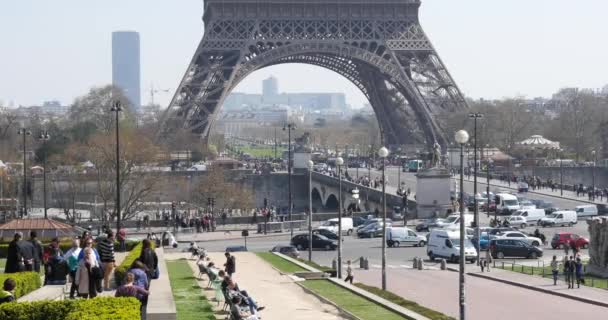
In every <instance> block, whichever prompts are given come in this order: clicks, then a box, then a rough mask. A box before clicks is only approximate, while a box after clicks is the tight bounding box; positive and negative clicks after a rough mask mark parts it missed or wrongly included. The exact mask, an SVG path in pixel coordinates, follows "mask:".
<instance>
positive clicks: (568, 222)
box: [538, 210, 578, 227]
mask: <svg viewBox="0 0 608 320" xmlns="http://www.w3.org/2000/svg"><path fill="white" fill-rule="evenodd" d="M577 222H578V220H577V216H576V211H571V210H565V211H555V212H553V213H552V214H550V215H548V216H546V217H544V218H542V219H540V220H539V221H538V224H539V225H540V226H543V227H548V226H552V227H553V226H570V227H571V226H573V225H575V224H576V223H577Z"/></svg>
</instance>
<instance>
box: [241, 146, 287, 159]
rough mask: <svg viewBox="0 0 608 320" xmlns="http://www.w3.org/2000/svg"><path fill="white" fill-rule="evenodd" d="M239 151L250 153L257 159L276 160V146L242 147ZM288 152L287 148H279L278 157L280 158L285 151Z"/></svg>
mask: <svg viewBox="0 0 608 320" xmlns="http://www.w3.org/2000/svg"><path fill="white" fill-rule="evenodd" d="M237 149H238V150H239V151H242V152H243V153H248V154H250V155H251V156H253V157H255V158H274V146H255V147H253V146H242V147H237ZM286 150H287V149H286V148H282V147H279V148H278V149H277V156H278V157H279V158H280V157H281V155H282V154H283V151H286Z"/></svg>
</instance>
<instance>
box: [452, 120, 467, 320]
mask: <svg viewBox="0 0 608 320" xmlns="http://www.w3.org/2000/svg"><path fill="white" fill-rule="evenodd" d="M455 138H456V142H457V143H458V144H460V259H458V262H459V263H460V269H459V270H458V271H459V272H458V274H459V296H460V299H459V301H460V320H464V319H466V317H465V310H466V303H465V292H464V287H465V278H464V268H465V255H464V238H465V236H466V233H465V230H464V191H463V190H464V152H463V151H464V145H465V143H467V141H468V140H469V134H468V133H467V132H466V131H465V130H460V131H458V132H456V136H455Z"/></svg>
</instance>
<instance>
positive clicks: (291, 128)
mask: <svg viewBox="0 0 608 320" xmlns="http://www.w3.org/2000/svg"><path fill="white" fill-rule="evenodd" d="M295 129H296V125H295V124H293V123H288V124H286V125H285V126H283V131H287V184H288V187H287V188H288V192H287V193H288V194H289V199H288V204H289V232H290V233H291V238H293V223H292V221H291V214H292V212H293V203H292V201H293V199H292V195H291V132H292V131H294V130H295Z"/></svg>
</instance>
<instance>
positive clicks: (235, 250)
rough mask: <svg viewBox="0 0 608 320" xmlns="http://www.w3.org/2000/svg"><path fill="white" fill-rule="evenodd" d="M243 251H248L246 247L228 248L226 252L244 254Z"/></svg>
mask: <svg viewBox="0 0 608 320" xmlns="http://www.w3.org/2000/svg"><path fill="white" fill-rule="evenodd" d="M243 251H247V247H245V246H230V247H226V252H243Z"/></svg>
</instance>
